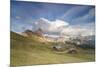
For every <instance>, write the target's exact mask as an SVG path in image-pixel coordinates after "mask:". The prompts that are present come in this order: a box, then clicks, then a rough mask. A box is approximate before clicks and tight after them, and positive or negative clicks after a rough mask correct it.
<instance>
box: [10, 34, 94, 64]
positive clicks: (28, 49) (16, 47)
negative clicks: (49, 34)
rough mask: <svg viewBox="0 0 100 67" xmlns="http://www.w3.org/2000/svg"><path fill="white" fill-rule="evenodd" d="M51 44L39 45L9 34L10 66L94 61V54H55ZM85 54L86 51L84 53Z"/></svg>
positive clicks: (32, 39) (33, 41)
mask: <svg viewBox="0 0 100 67" xmlns="http://www.w3.org/2000/svg"><path fill="white" fill-rule="evenodd" d="M52 45H53V43H46V44H45V43H41V42H39V41H38V40H36V38H34V37H33V38H27V37H23V36H21V35H18V34H16V33H14V32H11V65H33V64H34V65H36V64H55V63H72V62H84V61H94V60H95V59H94V54H84V53H82V52H84V51H83V50H81V49H80V51H81V52H80V53H78V54H57V53H55V51H54V50H53V49H52V48H51V46H52ZM86 52H87V51H86Z"/></svg>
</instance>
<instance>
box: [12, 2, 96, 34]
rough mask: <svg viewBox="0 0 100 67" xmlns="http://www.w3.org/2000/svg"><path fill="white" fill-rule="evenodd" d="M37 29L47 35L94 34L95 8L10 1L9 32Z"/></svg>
mask: <svg viewBox="0 0 100 67" xmlns="http://www.w3.org/2000/svg"><path fill="white" fill-rule="evenodd" d="M38 28H42V29H43V30H44V31H45V32H46V33H48V34H66V35H79V34H84V35H90V34H94V33H95V6H92V5H75V4H57V3H43V2H42V3H41V2H24V1H11V31H14V32H23V31H24V30H26V29H31V30H33V31H34V30H36V29H38Z"/></svg>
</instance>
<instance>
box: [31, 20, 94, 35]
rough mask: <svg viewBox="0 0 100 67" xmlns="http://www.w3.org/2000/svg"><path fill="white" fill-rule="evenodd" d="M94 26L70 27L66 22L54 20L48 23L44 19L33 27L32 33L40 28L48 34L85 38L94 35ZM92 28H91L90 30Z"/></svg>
mask: <svg viewBox="0 0 100 67" xmlns="http://www.w3.org/2000/svg"><path fill="white" fill-rule="evenodd" d="M93 26H94V24H91V23H89V24H86V25H70V24H69V23H68V22H65V21H62V20H59V19H56V20H55V21H49V20H47V19H45V18H40V19H39V20H37V21H36V22H34V25H33V31H34V30H37V29H38V28H41V29H42V30H43V31H45V32H47V33H48V34H59V35H68V36H78V35H82V36H87V35H94V29H93V28H94V27H93ZM92 27H93V28H92Z"/></svg>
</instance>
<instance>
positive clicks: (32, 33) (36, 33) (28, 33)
mask: <svg viewBox="0 0 100 67" xmlns="http://www.w3.org/2000/svg"><path fill="white" fill-rule="evenodd" d="M22 34H23V35H25V36H34V35H37V36H41V37H42V36H43V31H42V29H41V28H39V29H37V30H36V31H34V32H33V31H31V30H25V31H24V32H22Z"/></svg>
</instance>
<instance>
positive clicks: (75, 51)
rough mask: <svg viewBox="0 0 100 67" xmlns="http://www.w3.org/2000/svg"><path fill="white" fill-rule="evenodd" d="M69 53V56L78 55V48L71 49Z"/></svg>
mask: <svg viewBox="0 0 100 67" xmlns="http://www.w3.org/2000/svg"><path fill="white" fill-rule="evenodd" d="M67 53H69V54H76V53H78V52H77V49H76V48H70V49H69V50H68V51H67Z"/></svg>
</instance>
